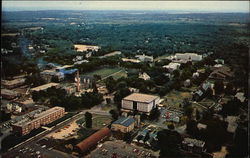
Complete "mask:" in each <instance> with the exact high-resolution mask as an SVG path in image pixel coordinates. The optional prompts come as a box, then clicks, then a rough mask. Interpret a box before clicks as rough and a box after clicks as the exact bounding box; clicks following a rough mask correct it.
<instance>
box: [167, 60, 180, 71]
mask: <svg viewBox="0 0 250 158" xmlns="http://www.w3.org/2000/svg"><path fill="white" fill-rule="evenodd" d="M180 66H181V64H179V63H173V62H171V63H169V64H168V65H164V66H163V68H165V69H168V70H169V71H170V72H173V71H174V70H177V69H179V67H180Z"/></svg>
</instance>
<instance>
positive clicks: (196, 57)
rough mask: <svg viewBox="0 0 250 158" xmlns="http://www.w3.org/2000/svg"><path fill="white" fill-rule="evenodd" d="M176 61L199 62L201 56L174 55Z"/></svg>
mask: <svg viewBox="0 0 250 158" xmlns="http://www.w3.org/2000/svg"><path fill="white" fill-rule="evenodd" d="M175 59H176V60H189V61H201V60H202V55H198V54H196V53H176V54H175Z"/></svg>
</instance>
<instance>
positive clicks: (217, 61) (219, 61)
mask: <svg viewBox="0 0 250 158" xmlns="http://www.w3.org/2000/svg"><path fill="white" fill-rule="evenodd" d="M214 61H215V62H216V63H217V64H222V65H224V64H225V61H224V60H223V59H216V60H214Z"/></svg>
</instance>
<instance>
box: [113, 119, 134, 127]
mask: <svg viewBox="0 0 250 158" xmlns="http://www.w3.org/2000/svg"><path fill="white" fill-rule="evenodd" d="M134 122H135V120H134V119H133V118H130V117H122V118H120V119H118V120H116V121H115V122H113V124H120V125H122V126H126V127H128V126H130V125H131V124H132V123H134Z"/></svg>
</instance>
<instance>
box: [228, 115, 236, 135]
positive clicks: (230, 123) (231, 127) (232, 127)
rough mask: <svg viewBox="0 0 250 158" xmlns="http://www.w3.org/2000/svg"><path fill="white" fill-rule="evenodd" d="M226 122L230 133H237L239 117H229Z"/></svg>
mask: <svg viewBox="0 0 250 158" xmlns="http://www.w3.org/2000/svg"><path fill="white" fill-rule="evenodd" d="M225 121H226V122H227V123H228V126H227V131H228V132H230V133H235V131H236V129H237V127H238V122H237V121H238V117H237V116H227V117H226V119H225Z"/></svg>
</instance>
